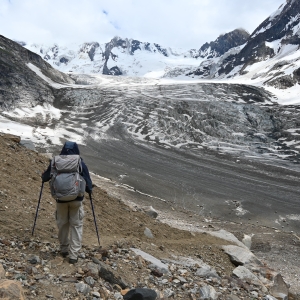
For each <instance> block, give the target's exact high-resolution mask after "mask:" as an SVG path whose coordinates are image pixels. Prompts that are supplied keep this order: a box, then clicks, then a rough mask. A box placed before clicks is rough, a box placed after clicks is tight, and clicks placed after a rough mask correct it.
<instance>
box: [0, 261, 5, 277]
mask: <svg viewBox="0 0 300 300" xmlns="http://www.w3.org/2000/svg"><path fill="white" fill-rule="evenodd" d="M0 279H5V270H4V268H3V266H2V264H0Z"/></svg>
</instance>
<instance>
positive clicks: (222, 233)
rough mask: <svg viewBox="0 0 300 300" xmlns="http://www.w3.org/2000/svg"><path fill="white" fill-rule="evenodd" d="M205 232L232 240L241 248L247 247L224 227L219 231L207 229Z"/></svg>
mask: <svg viewBox="0 0 300 300" xmlns="http://www.w3.org/2000/svg"><path fill="white" fill-rule="evenodd" d="M206 233H207V234H209V235H212V236H215V237H218V238H220V239H223V240H225V241H228V242H232V243H234V244H236V245H238V246H240V247H242V248H246V249H247V246H245V245H244V244H243V243H242V242H240V241H239V240H238V239H237V237H236V236H235V235H233V234H232V233H230V232H228V231H226V230H224V229H221V230H219V231H208V232H206Z"/></svg>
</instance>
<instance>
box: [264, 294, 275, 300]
mask: <svg viewBox="0 0 300 300" xmlns="http://www.w3.org/2000/svg"><path fill="white" fill-rule="evenodd" d="M264 300H277V299H276V298H274V297H273V296H270V295H267V296H265V297H264Z"/></svg>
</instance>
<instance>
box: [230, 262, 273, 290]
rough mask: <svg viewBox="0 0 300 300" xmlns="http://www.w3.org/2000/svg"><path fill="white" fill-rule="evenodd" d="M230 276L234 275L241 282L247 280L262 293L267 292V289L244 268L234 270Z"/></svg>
mask: <svg viewBox="0 0 300 300" xmlns="http://www.w3.org/2000/svg"><path fill="white" fill-rule="evenodd" d="M232 274H234V275H235V276H236V277H237V278H239V279H241V280H243V281H246V280H247V281H248V282H251V283H252V284H254V285H257V286H260V287H261V289H262V291H263V292H264V293H266V292H267V291H268V289H267V288H266V287H265V286H264V284H263V283H262V282H261V281H260V280H259V279H258V278H257V277H256V276H255V275H254V274H253V273H252V272H251V271H249V270H248V269H247V268H246V267H244V266H239V267H237V268H235V269H234V270H233V272H232Z"/></svg>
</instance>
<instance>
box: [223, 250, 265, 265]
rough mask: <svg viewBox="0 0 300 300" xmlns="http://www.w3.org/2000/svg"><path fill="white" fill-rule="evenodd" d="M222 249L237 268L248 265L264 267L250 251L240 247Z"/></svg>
mask: <svg viewBox="0 0 300 300" xmlns="http://www.w3.org/2000/svg"><path fill="white" fill-rule="evenodd" d="M222 249H223V250H224V251H225V253H226V254H228V255H229V258H230V260H231V262H232V263H233V264H234V265H236V266H243V265H247V264H254V265H258V266H259V265H263V264H262V263H261V261H260V260H259V259H258V258H257V257H256V256H255V255H254V254H253V253H252V252H251V251H250V250H249V249H248V248H246V247H245V248H242V247H239V246H234V245H228V246H222Z"/></svg>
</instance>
